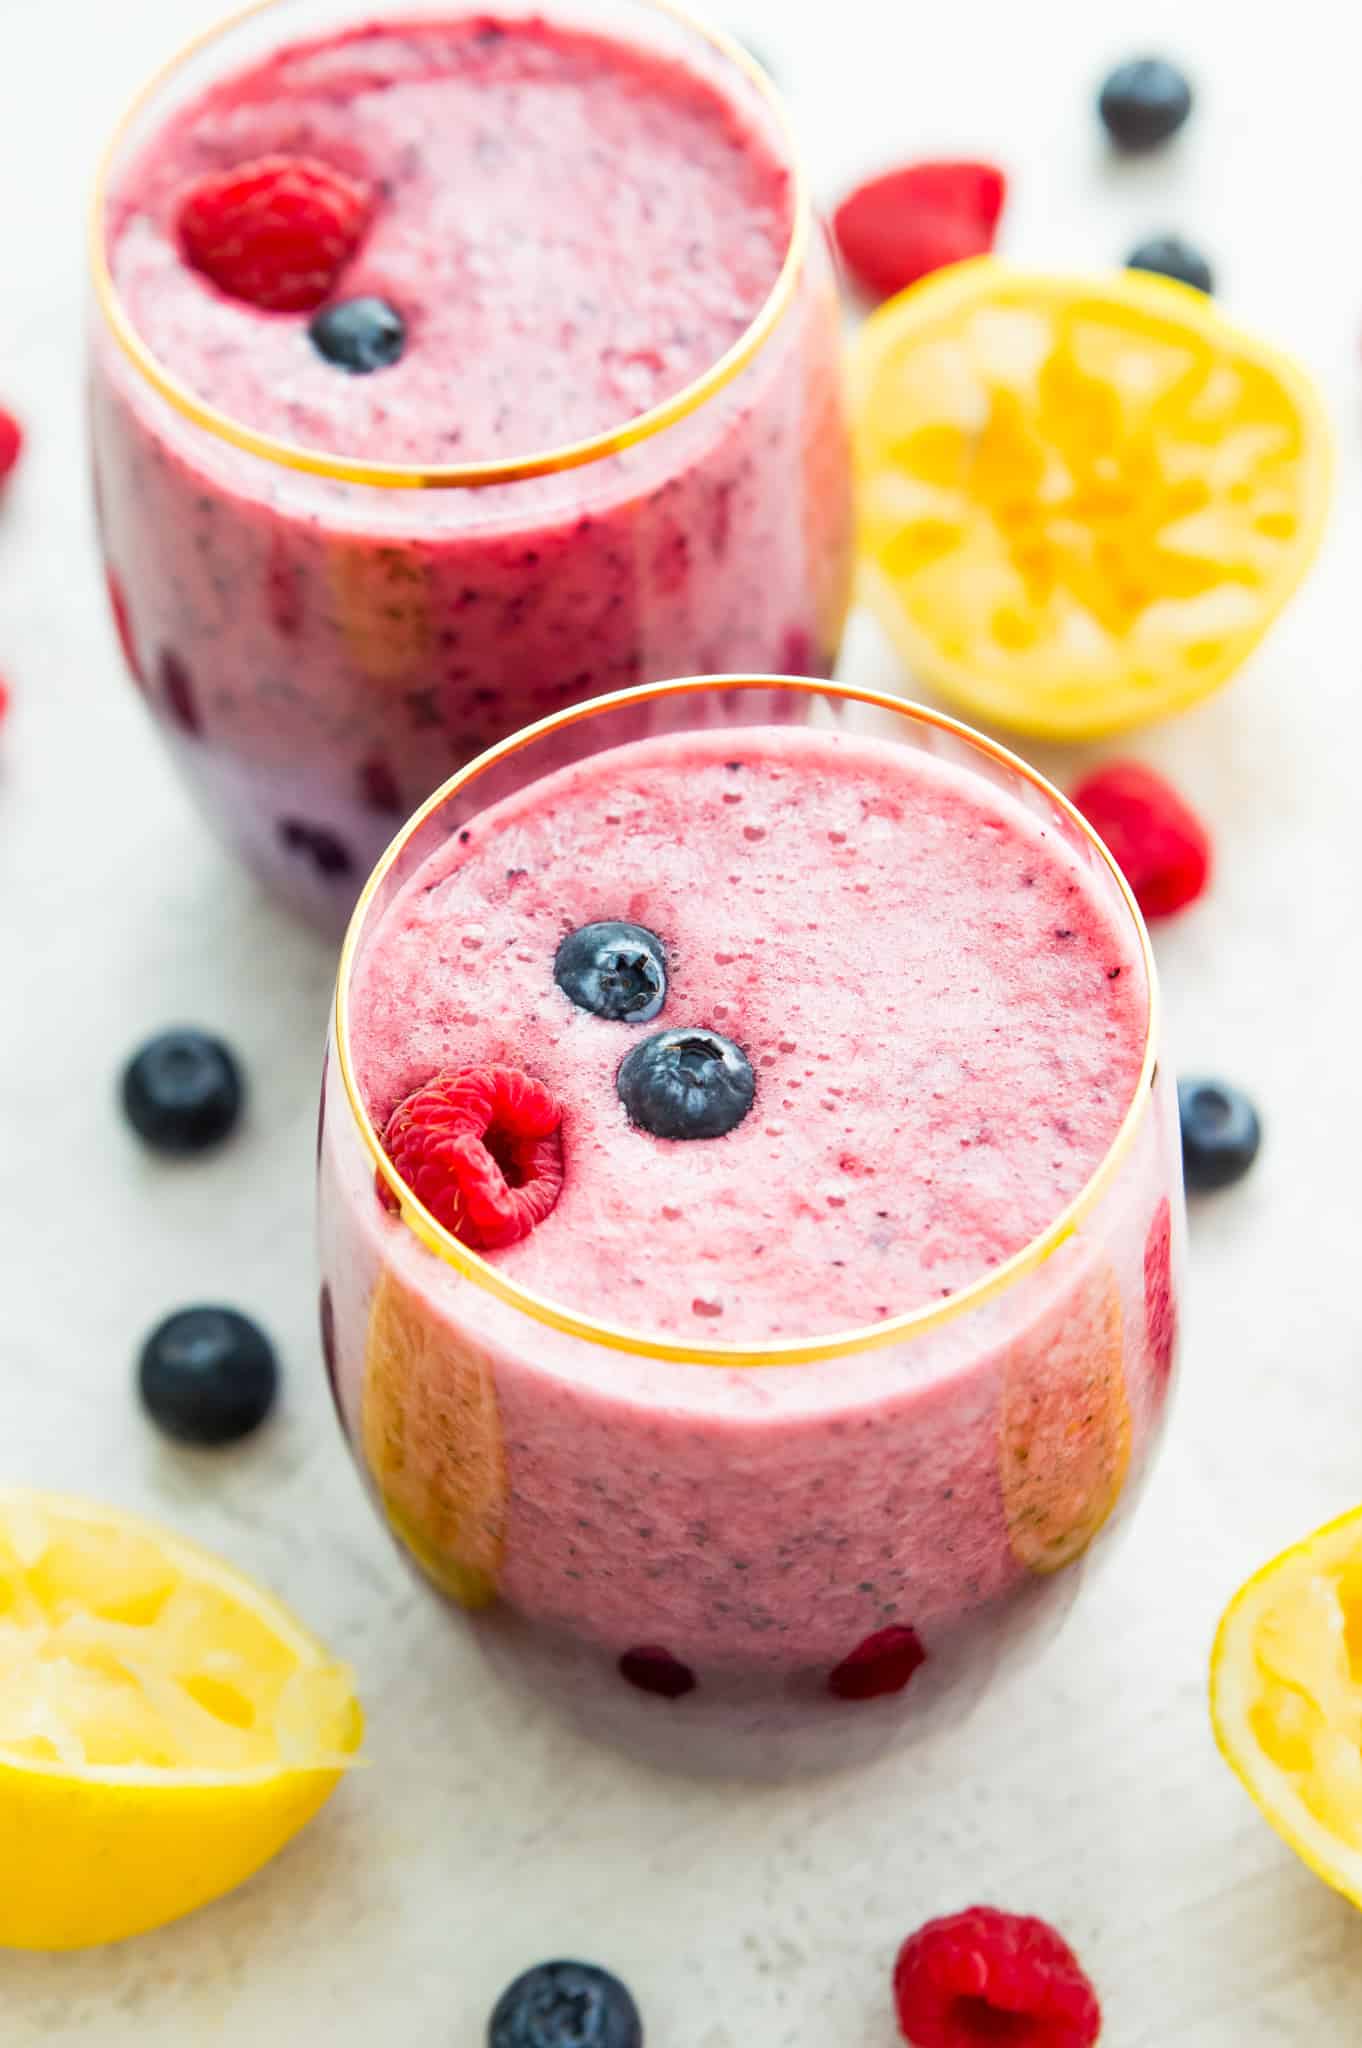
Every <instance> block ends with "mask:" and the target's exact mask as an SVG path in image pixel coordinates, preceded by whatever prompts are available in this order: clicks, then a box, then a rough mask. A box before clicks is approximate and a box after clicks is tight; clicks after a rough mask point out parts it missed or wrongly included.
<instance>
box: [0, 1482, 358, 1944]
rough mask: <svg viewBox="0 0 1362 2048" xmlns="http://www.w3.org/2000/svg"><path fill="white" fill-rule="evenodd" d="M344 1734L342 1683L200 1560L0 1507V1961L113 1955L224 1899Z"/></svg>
mask: <svg viewBox="0 0 1362 2048" xmlns="http://www.w3.org/2000/svg"><path fill="white" fill-rule="evenodd" d="M362 1725H363V1724H362V1719H361V1715H360V1710H359V1705H358V1702H357V1701H356V1699H355V1695H354V1690H353V1688H352V1686H351V1683H350V1679H349V1677H348V1675H347V1673H346V1672H345V1671H344V1669H343V1668H342V1667H341V1666H340V1665H338V1664H336V1663H335V1662H334V1661H333V1660H332V1659H331V1658H330V1657H329V1656H328V1655H327V1653H326V1651H325V1650H324V1649H323V1648H322V1646H321V1644H320V1643H318V1642H316V1641H315V1640H314V1639H313V1638H312V1637H311V1636H310V1635H308V1634H307V1633H306V1632H305V1631H304V1630H303V1629H302V1628H301V1627H300V1626H299V1624H298V1623H297V1622H296V1621H295V1620H294V1619H293V1617H292V1615H290V1614H289V1613H288V1612H287V1611H286V1609H284V1608H283V1607H281V1606H280V1605H279V1603H278V1602H277V1601H276V1600H275V1599H273V1598H272V1596H271V1595H270V1594H268V1593H266V1592H263V1591H262V1590H261V1589H260V1588H259V1587H257V1586H253V1585H252V1584H251V1583H250V1582H249V1580H247V1579H244V1578H242V1577H241V1576H240V1575H239V1574H238V1573H237V1572H234V1571H233V1570H231V1568H230V1567H229V1566H227V1565H225V1564H223V1563H221V1562H220V1561H219V1560H218V1559H217V1558H215V1557H211V1556H209V1555H208V1554H207V1552H205V1551H202V1550H199V1549H197V1548H196V1547H195V1546H193V1545H191V1544H189V1543H186V1542H185V1541H184V1540H183V1539H182V1538H181V1537H179V1536H177V1535H174V1534H172V1533H171V1532H170V1531H168V1530H165V1529H160V1528H157V1527H156V1526H155V1525H154V1524H152V1523H150V1522H144V1521H141V1520H139V1519H138V1518H137V1517H135V1516H133V1515H127V1514H123V1513H121V1512H119V1511H118V1510H117V1509H114V1508H109V1507H102V1506H97V1505H94V1504H92V1503H90V1502H86V1501H77V1500H67V1499H63V1498H60V1497H59V1496H57V1495H54V1494H41V1493H27V1492H18V1491H11V1490H0V1944H4V1945H5V1946H7V1947H12V1948H38V1949H67V1948H83V1947H86V1946H88V1945H90V1944H91V1943H95V1942H105V1941H120V1940H122V1939H123V1938H124V1936H126V1935H130V1934H139V1933H142V1932H143V1931H144V1930H145V1929H147V1928H149V1927H159V1926H160V1925H162V1924H163V1923H164V1922H165V1921H167V1920H174V1919H177V1918H178V1917H179V1915H180V1914H182V1913H188V1912H190V1911H191V1910H192V1909H193V1908H194V1907H195V1906H201V1905H203V1904H204V1903H205V1901H207V1900H208V1899H214V1898H217V1897H219V1896H220V1895H221V1894H222V1893H223V1892H226V1891H230V1890H231V1889H232V1887H233V1886H234V1885H238V1884H240V1883H241V1882H242V1881H243V1879H245V1878H247V1877H249V1876H251V1874H252V1873H253V1872H254V1871H256V1870H258V1869H259V1868H260V1866H261V1864H263V1863H265V1862H267V1861H268V1859H269V1858H270V1857H271V1856H273V1855H274V1854H275V1852H276V1851H277V1850H278V1849H281V1848H282V1847H283V1845H284V1843H285V1842H287V1841H288V1840H289V1839H290V1837H291V1836H292V1835H294V1834H296V1833H297V1831H298V1829H299V1828H301V1827H302V1826H303V1825H304V1823H305V1822H306V1821H308V1820H310V1819H311V1817H312V1815H313V1814H314V1813H316V1811H317V1809H318V1807H320V1806H321V1805H322V1803H323V1802H324V1801H325V1800H326V1799H327V1798H328V1797H329V1795H330V1793H331V1792H332V1791H333V1790H334V1788H335V1786H336V1783H337V1781H338V1779H339V1778H340V1776H341V1774H342V1773H343V1772H344V1770H345V1769H346V1767H347V1765H348V1764H349V1763H350V1762H351V1761H352V1759H353V1756H354V1752H355V1751H356V1749H357V1748H358V1746H359V1741H360V1735H361V1732H362Z"/></svg>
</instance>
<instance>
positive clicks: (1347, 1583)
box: [1211, 1508, 1362, 1905]
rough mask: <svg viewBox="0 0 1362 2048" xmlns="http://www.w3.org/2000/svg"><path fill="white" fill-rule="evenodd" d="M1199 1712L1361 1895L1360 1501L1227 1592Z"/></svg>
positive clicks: (1281, 1813) (1318, 1868)
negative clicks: (1207, 1701)
mask: <svg viewBox="0 0 1362 2048" xmlns="http://www.w3.org/2000/svg"><path fill="white" fill-rule="evenodd" d="M1211 1719H1212V1723H1213V1725H1214V1728H1215V1737H1216V1741H1217V1742H1218V1743H1219V1745H1220V1750H1221V1754H1222V1755H1223V1756H1224V1758H1225V1760H1226V1762H1227V1763H1228V1764H1229V1765H1230V1767H1231V1769H1232V1770H1234V1771H1235V1772H1236V1773H1237V1774H1238V1776H1239V1778H1240V1779H1241V1780H1242V1782H1243V1784H1244V1785H1245V1787H1246V1788H1247V1790H1248V1792H1249V1794H1250V1796H1251V1797H1252V1798H1253V1800H1254V1801H1255V1803H1256V1804H1257V1806H1258V1807H1259V1808H1260V1810H1261V1812H1262V1813H1263V1815H1264V1817H1265V1818H1266V1819H1267V1820H1268V1821H1269V1822H1270V1823H1271V1825H1272V1826H1273V1827H1274V1828H1275V1829H1276V1830H1277V1833H1278V1834H1279V1835H1280V1836H1281V1837H1282V1840H1283V1841H1284V1842H1286V1843H1287V1844H1288V1845H1289V1846H1290V1847H1291V1848H1292V1849H1294V1850H1295V1852H1296V1854H1297V1855H1298V1856H1300V1857H1301V1858H1302V1859H1303V1860H1304V1861H1305V1862H1306V1863H1308V1864H1309V1866H1310V1868H1311V1869H1312V1870H1314V1871H1315V1872H1317V1874H1318V1875H1319V1876H1320V1877H1322V1878H1323V1879H1324V1880H1325V1882H1326V1884H1331V1885H1333V1886H1334V1887H1335V1889H1336V1890H1338V1891H1340V1892H1342V1893H1344V1894H1345V1896H1346V1897H1348V1898H1350V1899H1351V1900H1352V1901H1353V1903H1354V1905H1362V1508H1357V1509H1354V1511H1353V1512H1352V1513H1351V1514H1348V1515H1344V1516H1343V1517H1342V1518H1341V1520H1339V1521H1337V1522H1330V1523H1328V1524H1326V1526H1325V1527H1324V1528H1322V1529H1317V1530H1316V1531H1315V1533H1314V1535H1313V1536H1307V1537H1306V1539H1305V1541H1304V1542H1303V1543H1298V1544H1296V1545H1295V1547H1294V1548H1293V1549H1291V1550H1287V1551H1285V1552H1283V1554H1282V1555H1281V1556H1280V1557H1278V1558H1274V1560H1273V1561H1272V1563H1271V1564H1268V1565H1264V1567H1263V1569H1262V1570H1261V1571H1260V1572H1258V1573H1256V1574H1255V1575H1254V1577H1253V1578H1251V1579H1250V1580H1249V1582H1248V1584H1247V1585H1246V1586H1243V1587H1241V1589H1240V1590H1239V1592H1238V1593H1236V1594H1235V1596H1234V1598H1233V1600H1232V1601H1231V1602H1230V1604H1229V1606H1228V1608H1227V1609H1226V1610H1225V1615H1224V1618H1223V1620H1222V1621H1221V1623H1220V1628H1219V1630H1218V1632H1217V1634H1216V1639H1215V1649H1214V1651H1213V1652H1212V1656H1211Z"/></svg>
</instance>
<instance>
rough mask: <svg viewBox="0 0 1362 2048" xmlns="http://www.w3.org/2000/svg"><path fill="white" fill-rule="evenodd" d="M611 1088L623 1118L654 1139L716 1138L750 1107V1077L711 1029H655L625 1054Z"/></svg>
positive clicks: (742, 1060)
mask: <svg viewBox="0 0 1362 2048" xmlns="http://www.w3.org/2000/svg"><path fill="white" fill-rule="evenodd" d="M615 1088H616V1092H617V1093H618V1095H619V1098H620V1101H621V1102H622V1103H623V1104H624V1107H625V1109H626V1110H627V1111H628V1114H629V1121H630V1123H632V1124H637V1125H638V1127H639V1129H640V1130H644V1131H650V1132H651V1133H652V1135H653V1137H655V1138H722V1137H723V1136H724V1135H725V1134H726V1133H727V1132H728V1131H732V1130H736V1128H737V1126H738V1125H739V1124H740V1123H741V1122H742V1120H743V1118H744V1117H745V1116H746V1115H747V1112H748V1110H749V1109H750V1108H751V1107H752V1103H753V1099H754V1097H755V1095H756V1092H757V1084H756V1077H755V1076H754V1074H753V1072H752V1067H751V1064H750V1062H749V1060H748V1057H747V1054H746V1053H745V1052H744V1051H743V1050H742V1048H741V1046H737V1045H734V1043H733V1041H732V1040H731V1039H728V1038H721V1037H720V1036H719V1034H718V1032H717V1031H688V1030H686V1029H685V1028H684V1027H682V1028H681V1029H680V1030H676V1031H658V1032H656V1033H655V1034H654V1035H653V1037H651V1038H645V1039H643V1041H642V1042H641V1043H640V1044H638V1045H636V1046H635V1047H634V1049H633V1051H632V1052H631V1053H629V1054H628V1055H627V1057H626V1058H625V1059H624V1061H623V1062H622V1064H621V1066H620V1070H619V1073H618V1074H617V1075H616V1077H615Z"/></svg>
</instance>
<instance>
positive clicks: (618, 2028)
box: [487, 1963, 643, 2048]
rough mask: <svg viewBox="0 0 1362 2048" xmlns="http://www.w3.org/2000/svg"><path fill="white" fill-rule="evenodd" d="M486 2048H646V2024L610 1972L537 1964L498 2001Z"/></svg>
mask: <svg viewBox="0 0 1362 2048" xmlns="http://www.w3.org/2000/svg"><path fill="white" fill-rule="evenodd" d="M487 2048H643V2021H642V2020H641V2018H640V2017H639V2010H638V2007H637V2006H636V2005H635V2003H634V2001H633V1999H632V1998H631V1997H630V1995H629V1993H628V1991H627V1990H626V1989H625V1987H624V1985H623V1984H621V1983H620V1981H619V1979H618V1977H612V1976H611V1974H610V1972H609V1971H608V1970H602V1969H598V1968H597V1967H596V1965H595V1964H594V1963H537V1964H536V1965H535V1967H534V1968H533V1969H532V1970H526V1971H525V1973H524V1975H523V1976H521V1977H517V1978H516V1980H515V1982H514V1983H513V1984H511V1985H509V1986H508V1987H507V1989H506V1990H505V1991H503V1993H502V1994H501V1997H500V1998H499V1999H498V2000H497V2004H496V2009H495V2011H494V2012H493V2014H492V2017H491V2020H490V2022H489V2024H488V2028H487Z"/></svg>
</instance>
